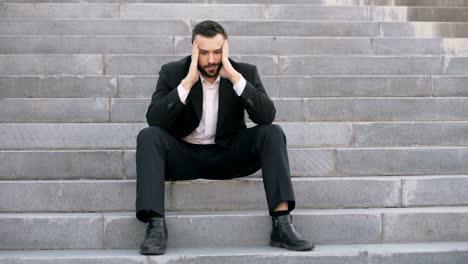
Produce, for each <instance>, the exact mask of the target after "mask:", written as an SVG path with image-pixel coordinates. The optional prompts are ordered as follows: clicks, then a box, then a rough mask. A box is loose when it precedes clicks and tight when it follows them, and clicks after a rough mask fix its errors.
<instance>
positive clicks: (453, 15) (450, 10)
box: [406, 7, 468, 22]
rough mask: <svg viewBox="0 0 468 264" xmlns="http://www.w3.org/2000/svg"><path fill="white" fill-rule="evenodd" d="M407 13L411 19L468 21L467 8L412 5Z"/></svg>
mask: <svg viewBox="0 0 468 264" xmlns="http://www.w3.org/2000/svg"><path fill="white" fill-rule="evenodd" d="M406 15H407V19H408V20H409V21H443V22H449V21H454V22H466V21H468V9H466V8H455V7H446V8H432V7H410V8H408V10H407V12H406Z"/></svg>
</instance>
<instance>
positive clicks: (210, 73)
mask: <svg viewBox="0 0 468 264" xmlns="http://www.w3.org/2000/svg"><path fill="white" fill-rule="evenodd" d="M209 66H215V68H214V69H213V70H209V69H207V68H208V67H209ZM221 66H222V63H221V62H220V63H213V64H207V65H205V66H203V67H202V66H201V65H200V64H198V70H199V71H200V72H201V73H202V74H203V75H204V76H205V77H208V78H211V77H216V76H218V74H219V72H220V71H221Z"/></svg>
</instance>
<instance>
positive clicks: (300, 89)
mask: <svg viewBox="0 0 468 264" xmlns="http://www.w3.org/2000/svg"><path fill="white" fill-rule="evenodd" d="M278 80H279V96H281V97H353V96H354V97H376V96H397V97H401V96H428V95H429V92H430V87H431V82H430V77H426V76H342V75H336V76H293V77H286V76H284V77H279V78H278ZM452 86H453V85H452ZM444 87H445V88H446V87H447V86H444Z"/></svg>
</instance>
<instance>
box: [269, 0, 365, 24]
mask: <svg viewBox="0 0 468 264" xmlns="http://www.w3.org/2000/svg"><path fill="white" fill-rule="evenodd" d="M288 4H290V2H289V1H286V2H283V4H282V5H270V6H268V9H267V11H268V14H267V18H268V19H281V20H291V19H294V20H331V21H333V20H341V21H370V20H372V10H369V9H368V8H367V7H361V6H314V5H288Z"/></svg>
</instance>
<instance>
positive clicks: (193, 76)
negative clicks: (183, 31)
mask: <svg viewBox="0 0 468 264" xmlns="http://www.w3.org/2000/svg"><path fill="white" fill-rule="evenodd" d="M198 54H199V50H198V44H197V42H195V41H194V42H193V44H192V62H191V63H190V68H189V72H188V74H187V76H186V77H185V78H184V79H183V80H182V82H181V83H180V84H182V87H184V89H186V90H189V91H190V89H192V86H193V85H194V84H195V83H196V82H197V81H198V78H200V72H199V71H198Z"/></svg>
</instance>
